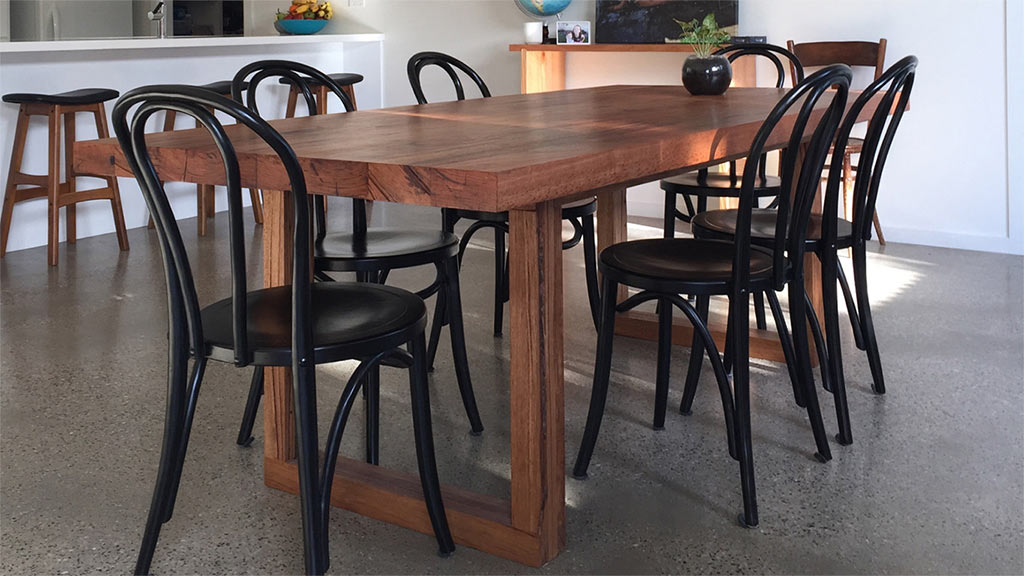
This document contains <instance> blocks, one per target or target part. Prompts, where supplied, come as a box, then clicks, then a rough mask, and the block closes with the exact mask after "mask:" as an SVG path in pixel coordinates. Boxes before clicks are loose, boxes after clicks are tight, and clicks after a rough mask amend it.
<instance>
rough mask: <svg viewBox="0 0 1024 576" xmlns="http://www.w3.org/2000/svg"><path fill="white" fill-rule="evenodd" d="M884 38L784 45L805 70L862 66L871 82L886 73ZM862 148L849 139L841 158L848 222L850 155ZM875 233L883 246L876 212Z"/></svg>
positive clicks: (860, 141) (857, 141) (856, 140)
mask: <svg viewBox="0 0 1024 576" xmlns="http://www.w3.org/2000/svg"><path fill="white" fill-rule="evenodd" d="M885 45H886V40H885V38H881V39H880V40H879V41H878V42H804V43H802V44H796V43H795V42H793V41H792V40H789V41H787V42H786V47H787V48H789V51H790V52H792V53H794V54H796V56H797V58H799V59H800V63H801V64H803V66H804V68H813V67H816V66H828V65H829V64H846V65H847V66H850V67H853V66H864V67H868V68H874V70H875V75H874V80H878V78H879V77H880V76H881V75H882V73H883V72H884V71H885ZM863 148H864V140H863V139H862V138H850V142H849V144H847V146H846V154H845V155H844V156H843V173H842V177H843V211H844V214H845V217H846V219H847V220H851V219H852V218H853V213H852V210H853V205H852V204H851V203H850V202H851V192H852V191H853V177H854V173H855V172H856V168H854V166H853V161H852V156H853V155H854V154H857V155H859V154H860V153H861V150H862V149H863ZM874 227H875V234H877V235H878V243H879V244H881V245H882V246H885V235H884V234H882V225H881V224H880V223H879V221H878V212H877V211H876V212H875V215H874Z"/></svg>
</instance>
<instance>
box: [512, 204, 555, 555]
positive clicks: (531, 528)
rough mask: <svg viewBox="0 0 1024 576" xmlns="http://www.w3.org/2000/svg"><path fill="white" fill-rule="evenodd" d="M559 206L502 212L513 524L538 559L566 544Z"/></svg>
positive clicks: (553, 553)
mask: <svg viewBox="0 0 1024 576" xmlns="http://www.w3.org/2000/svg"><path fill="white" fill-rule="evenodd" d="M561 213H562V209H561V206H560V204H559V203H558V202H547V203H544V204H539V205H538V206H537V209H536V211H532V212H528V211H522V210H513V211H512V212H510V214H509V241H510V244H509V267H510V270H509V280H510V290H509V294H510V308H509V318H510V322H511V342H510V343H509V349H510V357H511V379H510V394H511V401H510V404H509V405H510V412H511V428H510V436H511V438H512V491H511V496H512V502H511V504H512V511H511V512H512V516H511V519H512V526H513V527H514V528H516V529H518V530H521V531H524V532H528V533H533V534H536V535H537V537H538V539H539V542H538V543H539V545H540V554H541V559H542V561H543V562H547V561H548V560H550V559H552V558H554V557H555V556H557V555H558V553H559V552H561V551H562V550H563V549H564V548H565V407H564V404H563V392H564V385H565V383H564V373H563V370H564V351H563V340H562V337H563V317H562V216H561Z"/></svg>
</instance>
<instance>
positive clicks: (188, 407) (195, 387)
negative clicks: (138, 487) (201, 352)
mask: <svg viewBox="0 0 1024 576" xmlns="http://www.w3.org/2000/svg"><path fill="white" fill-rule="evenodd" d="M205 371H206V358H202V357H201V358H199V359H197V360H196V361H195V362H194V363H193V365H192V374H191V376H190V377H189V385H188V389H187V395H186V397H185V414H184V418H183V420H182V425H181V436H180V438H179V439H178V451H177V453H176V454H175V458H176V459H175V461H174V470H173V471H172V476H171V491H170V493H169V494H168V496H167V500H166V501H165V506H164V522H168V521H170V519H171V515H172V514H173V513H174V502H175V500H176V499H177V498H178V485H179V484H181V470H182V468H183V467H184V465H185V452H186V451H187V450H188V438H189V435H190V434H191V433H192V418H193V417H194V416H195V414H196V401H197V400H198V399H199V387H200V386H201V385H202V383H203V374H204V373H205Z"/></svg>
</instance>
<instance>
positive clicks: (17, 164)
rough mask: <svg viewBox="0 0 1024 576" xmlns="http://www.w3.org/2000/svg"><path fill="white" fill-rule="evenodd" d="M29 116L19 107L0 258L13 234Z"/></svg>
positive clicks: (0, 220) (2, 217)
mask: <svg viewBox="0 0 1024 576" xmlns="http://www.w3.org/2000/svg"><path fill="white" fill-rule="evenodd" d="M28 120H29V115H28V112H27V111H26V110H25V107H24V106H19V107H18V124H17V126H16V127H15V129H14V148H13V149H12V150H11V167H10V169H9V170H8V171H7V186H6V188H5V190H4V208H3V213H2V214H0V258H3V257H4V255H5V254H7V236H8V235H9V234H10V233H11V216H12V215H13V214H14V204H15V202H17V201H18V198H17V197H18V176H19V175H20V174H21V160H22V158H23V157H24V155H25V135H26V134H27V133H28Z"/></svg>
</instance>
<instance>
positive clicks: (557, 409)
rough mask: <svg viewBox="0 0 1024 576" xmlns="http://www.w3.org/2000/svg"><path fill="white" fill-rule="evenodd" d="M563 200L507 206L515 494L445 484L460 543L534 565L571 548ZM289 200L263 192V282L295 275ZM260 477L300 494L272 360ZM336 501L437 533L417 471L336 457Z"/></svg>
mask: <svg viewBox="0 0 1024 576" xmlns="http://www.w3.org/2000/svg"><path fill="white" fill-rule="evenodd" d="M561 214H562V210H561V205H560V203H559V202H549V203H545V204H541V205H538V206H537V208H536V210H514V211H512V212H511V213H510V227H509V228H510V230H509V237H510V242H511V244H510V246H511V251H510V262H509V264H510V271H509V273H510V279H509V280H510V296H511V298H510V304H509V307H510V314H509V316H510V324H511V327H510V348H511V355H512V362H511V379H510V386H509V388H510V396H511V399H510V402H509V405H510V412H511V414H510V416H511V438H512V440H511V444H512V445H511V461H512V462H511V463H512V466H511V469H512V475H511V500H510V501H508V500H502V499H499V498H493V497H490V496H485V495H482V494H476V493H473V492H470V491H468V490H462V489H459V488H454V487H451V486H444V487H442V493H443V498H444V504H445V509H446V512H447V515H448V522H449V525H450V527H451V531H452V536H453V537H454V538H455V541H456V543H457V544H458V545H459V546H470V547H473V548H476V549H478V550H482V551H484V552H487V553H489V554H494V555H497V556H501V557H502V558H508V559H510V560H513V561H516V562H520V563H522V564H526V565H529V566H542V565H544V564H545V563H547V562H548V561H550V560H551V559H553V558H555V557H556V556H558V554H559V553H560V552H561V551H562V550H564V549H565V409H564V405H563V394H564V390H563V388H564V375H563V370H564V356H563V348H562V331H563V328H562V326H563V316H562V237H561V234H562V216H561ZM292 220H293V211H292V201H291V198H290V197H289V195H288V194H287V193H284V192H275V191H269V190H265V191H264V232H263V250H264V283H265V285H266V286H280V285H283V284H286V283H288V282H289V281H290V278H291V256H292V252H291V250H292V247H291V242H292V240H291V239H292ZM265 378H266V379H265V381H264V390H265V396H266V398H265V400H264V417H265V435H266V442H265V448H264V481H265V483H266V485H267V486H269V487H271V488H276V489H279V490H284V491H287V492H291V493H293V494H294V493H298V491H299V486H298V470H297V467H296V461H295V432H294V431H295V423H294V418H293V416H292V403H291V398H292V396H291V375H290V373H289V370H287V369H283V368H273V369H269V368H268V369H267V371H266V377H265ZM331 504H332V505H333V506H338V507H341V508H345V509H347V510H351V511H353V512H356V513H357V514H362V515H364V516H369V517H372V518H376V519H378V520H383V521H385V522H390V523H392V524H397V525H399V526H404V527H406V528H410V529H412V530H417V531H419V532H424V533H426V534H431V533H432V529H431V525H430V519H429V517H428V516H427V510H426V505H425V504H424V502H423V494H422V489H421V486H420V482H419V478H418V476H416V475H415V474H408V473H405V472H399V471H395V470H389V469H387V468H385V467H383V466H373V465H370V464H366V463H365V462H362V461H359V460H353V459H349V458H344V457H342V458H339V462H338V466H337V469H336V472H335V477H334V487H333V489H332V492H331Z"/></svg>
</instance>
